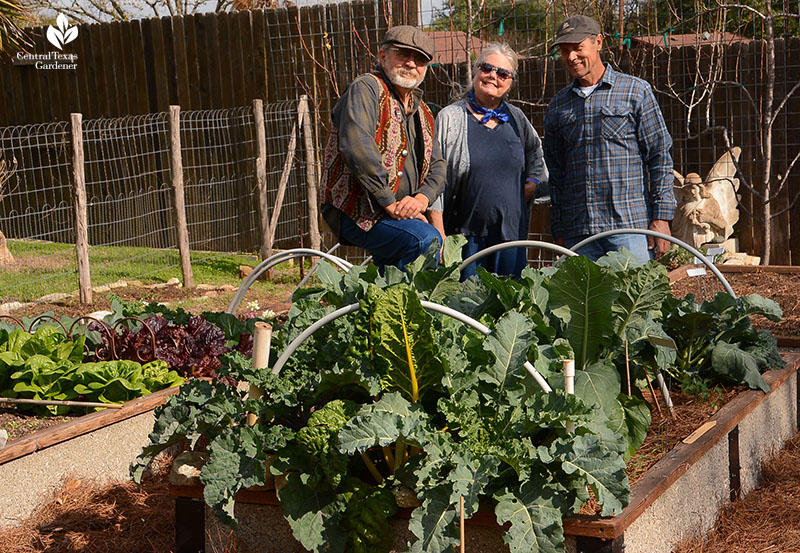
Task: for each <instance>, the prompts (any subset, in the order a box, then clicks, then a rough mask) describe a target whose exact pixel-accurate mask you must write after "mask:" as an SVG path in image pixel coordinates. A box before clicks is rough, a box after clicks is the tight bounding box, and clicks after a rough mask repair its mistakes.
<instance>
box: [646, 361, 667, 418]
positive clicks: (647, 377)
mask: <svg viewBox="0 0 800 553" xmlns="http://www.w3.org/2000/svg"><path fill="white" fill-rule="evenodd" d="M644 375H645V377H646V378H645V380H647V385H648V386H649V387H650V393H651V394H653V401H655V402H656V407H658V416H659V417H661V418H662V419H663V418H664V413H662V412H661V404H660V403H658V398H657V397H656V391H655V390H654V389H653V383H652V382H650V377H649V376H648V375H647V371H644Z"/></svg>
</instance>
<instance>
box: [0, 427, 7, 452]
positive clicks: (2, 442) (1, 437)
mask: <svg viewBox="0 0 800 553" xmlns="http://www.w3.org/2000/svg"><path fill="white" fill-rule="evenodd" d="M6 443H8V432H7V431H5V430H3V429H0V449H3V448H4V447H6Z"/></svg>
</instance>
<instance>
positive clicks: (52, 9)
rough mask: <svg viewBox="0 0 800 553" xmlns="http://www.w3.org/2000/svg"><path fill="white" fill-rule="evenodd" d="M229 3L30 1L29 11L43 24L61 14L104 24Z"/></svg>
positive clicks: (217, 7) (218, 0) (229, 3)
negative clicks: (33, 12)
mask: <svg viewBox="0 0 800 553" xmlns="http://www.w3.org/2000/svg"><path fill="white" fill-rule="evenodd" d="M232 4H233V2H232V0H32V2H31V4H30V8H31V10H32V11H35V12H36V14H37V17H38V19H39V20H40V21H43V22H44V21H47V20H49V19H52V18H53V17H54V16H55V15H56V14H59V13H63V14H64V15H66V16H67V17H69V18H70V19H71V20H73V21H77V22H80V23H105V22H109V21H130V20H133V19H143V18H148V17H163V16H175V15H192V14H196V13H202V12H210V11H214V12H222V11H226V10H229V9H231V7H232Z"/></svg>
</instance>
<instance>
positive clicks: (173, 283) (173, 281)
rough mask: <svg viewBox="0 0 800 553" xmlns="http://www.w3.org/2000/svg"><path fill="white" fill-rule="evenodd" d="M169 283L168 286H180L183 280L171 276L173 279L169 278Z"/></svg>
mask: <svg viewBox="0 0 800 553" xmlns="http://www.w3.org/2000/svg"><path fill="white" fill-rule="evenodd" d="M167 285H168V286H180V285H181V281H180V280H178V279H177V278H171V279H169V280H168V281H167Z"/></svg>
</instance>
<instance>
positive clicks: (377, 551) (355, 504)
mask: <svg viewBox="0 0 800 553" xmlns="http://www.w3.org/2000/svg"><path fill="white" fill-rule="evenodd" d="M348 483H350V484H354V485H355V486H356V487H355V490H354V491H353V492H352V493H349V494H346V497H347V496H349V497H348V500H347V508H346V509H345V512H344V515H343V516H342V527H343V528H344V529H345V531H346V532H347V536H348V540H347V549H346V550H347V551H352V552H353V553H389V551H391V549H392V546H393V545H394V539H393V533H392V529H391V527H390V526H389V517H391V516H392V515H394V514H395V513H396V512H397V504H396V503H395V500H394V495H393V494H392V492H390V491H388V490H386V489H384V488H375V487H373V486H368V485H366V484H364V483H363V482H361V481H360V480H357V479H355V478H351V479H350V481H349V482H348Z"/></svg>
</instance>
